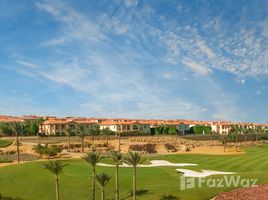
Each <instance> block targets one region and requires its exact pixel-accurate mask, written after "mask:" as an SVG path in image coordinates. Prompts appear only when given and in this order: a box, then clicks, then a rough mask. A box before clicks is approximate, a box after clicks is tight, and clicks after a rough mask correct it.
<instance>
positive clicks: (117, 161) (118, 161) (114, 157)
mask: <svg viewBox="0 0 268 200" xmlns="http://www.w3.org/2000/svg"><path fill="white" fill-rule="evenodd" d="M111 157H112V160H113V161H114V163H115V200H119V198H120V197H119V196H120V195H119V165H120V164H121V162H122V160H123V155H122V154H121V153H120V152H117V151H113V152H111Z"/></svg>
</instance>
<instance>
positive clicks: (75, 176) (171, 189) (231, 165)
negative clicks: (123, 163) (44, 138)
mask: <svg viewBox="0 0 268 200" xmlns="http://www.w3.org/2000/svg"><path fill="white" fill-rule="evenodd" d="M245 151H246V154H242V155H228V156H216V155H189V154H188V155H185V154H184V155H165V156H158V157H153V158H150V159H164V160H168V161H170V162H178V163H184V162H189V163H196V164H198V166H196V167H194V166H191V167H181V168H187V169H192V170H197V171H198V170H201V169H209V170H218V171H230V172H237V175H240V176H241V177H242V178H257V179H258V182H257V184H260V183H265V182H268V159H267V152H268V145H265V146H263V147H251V148H248V149H245ZM65 162H67V163H68V166H67V167H66V168H65V171H64V173H63V174H62V175H61V177H60V187H61V189H60V192H61V196H62V199H64V200H71V199H76V200H86V199H89V197H90V182H89V181H90V180H89V176H90V169H89V166H88V165H87V163H85V162H84V161H83V160H80V159H77V160H68V161H65ZM43 163H44V162H32V163H25V164H21V165H12V166H7V167H3V168H0V193H2V194H3V195H5V196H13V197H22V198H24V199H26V200H36V199H39V200H51V199H55V185H54V176H53V175H52V174H51V173H49V172H48V171H46V170H45V169H44V167H43ZM176 168H178V167H156V168H138V171H137V178H138V179H137V189H144V190H147V192H145V193H144V194H143V195H142V196H140V197H138V198H137V199H146V200H158V199H159V197H160V196H161V195H163V194H166V195H173V196H177V197H179V198H180V200H205V199H210V198H211V197H213V196H215V195H216V194H217V193H219V192H222V191H229V190H231V189H232V188H226V187H223V188H209V187H206V186H204V187H202V188H195V189H189V190H180V175H179V174H178V173H176V171H175V169H176ZM97 171H98V172H101V171H105V172H107V173H109V174H111V175H114V168H110V167H106V168H105V167H98V169H97ZM211 177H214V178H215V177H217V178H220V177H222V176H221V175H217V176H211ZM211 177H209V178H211ZM120 183H121V184H120V186H121V198H122V199H125V200H131V198H130V197H129V191H130V190H131V184H132V170H131V169H130V168H121V169H120ZM106 193H107V195H106V196H107V199H114V177H112V179H111V181H110V182H109V183H108V185H107V189H106ZM99 195H100V194H99V189H98V191H97V199H100V198H99Z"/></svg>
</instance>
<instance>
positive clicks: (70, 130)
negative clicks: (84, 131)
mask: <svg viewBox="0 0 268 200" xmlns="http://www.w3.org/2000/svg"><path fill="white" fill-rule="evenodd" d="M72 131H73V129H72V127H71V126H68V128H67V133H68V152H70V151H71V147H70V146H71V134H72Z"/></svg>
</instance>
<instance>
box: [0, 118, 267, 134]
mask: <svg viewBox="0 0 268 200" xmlns="http://www.w3.org/2000/svg"><path fill="white" fill-rule="evenodd" d="M39 118H43V119H44V122H43V123H42V124H41V125H40V126H39V133H40V134H44V135H66V134H67V131H69V130H71V132H73V133H74V134H75V132H76V127H77V124H79V125H82V126H84V128H85V130H89V129H91V128H92V127H93V126H95V125H96V124H98V125H99V126H100V129H105V128H109V129H110V130H112V131H114V132H116V133H123V132H142V133H150V130H151V128H155V127H157V126H174V127H176V129H177V130H178V131H179V132H180V133H181V134H184V133H187V132H189V130H190V128H191V127H193V126H196V125H202V126H210V127H211V130H212V131H213V132H215V133H218V134H228V133H229V132H230V130H231V129H232V127H233V126H236V127H238V128H244V129H255V130H256V129H258V130H267V131H268V124H257V123H243V122H228V121H197V120H155V119H149V120H145V119H107V118H81V117H66V118H57V117H51V116H44V117H39V116H35V115H31V116H22V117H13V116H3V115H0V123H1V122H6V123H12V122H18V123H23V122H25V120H34V119H39Z"/></svg>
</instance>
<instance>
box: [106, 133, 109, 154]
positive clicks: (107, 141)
mask: <svg viewBox="0 0 268 200" xmlns="http://www.w3.org/2000/svg"><path fill="white" fill-rule="evenodd" d="M108 145H109V138H108V133H107V134H106V148H107V151H109V147H108Z"/></svg>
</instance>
